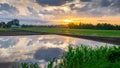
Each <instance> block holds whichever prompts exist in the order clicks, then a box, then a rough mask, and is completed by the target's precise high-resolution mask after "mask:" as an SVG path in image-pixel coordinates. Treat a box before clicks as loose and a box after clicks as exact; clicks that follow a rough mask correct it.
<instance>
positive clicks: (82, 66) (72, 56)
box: [48, 46, 120, 68]
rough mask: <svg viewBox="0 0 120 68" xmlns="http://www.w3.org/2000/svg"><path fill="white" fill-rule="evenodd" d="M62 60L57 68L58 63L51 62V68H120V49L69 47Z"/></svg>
mask: <svg viewBox="0 0 120 68" xmlns="http://www.w3.org/2000/svg"><path fill="white" fill-rule="evenodd" d="M62 59H63V60H62V61H61V63H59V64H58V65H56V66H53V63H56V61H54V62H51V63H50V64H49V65H48V66H49V68H55V67H58V68H120V47H118V48H117V47H100V48H96V49H92V48H90V47H86V46H80V47H77V48H75V49H73V48H72V47H69V49H68V52H67V53H65V54H64V55H63V57H62ZM51 64H52V65H51Z"/></svg>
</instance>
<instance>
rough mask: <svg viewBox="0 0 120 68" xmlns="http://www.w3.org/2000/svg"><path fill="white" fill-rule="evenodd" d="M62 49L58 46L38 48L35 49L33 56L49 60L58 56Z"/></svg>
mask: <svg viewBox="0 0 120 68" xmlns="http://www.w3.org/2000/svg"><path fill="white" fill-rule="evenodd" d="M63 53H64V51H63V50H62V49H59V48H48V49H46V48H40V49H39V50H37V51H36V53H35V55H34V58H35V59H38V60H45V61H51V60H53V59H54V58H60V57H61V56H62V54H63Z"/></svg>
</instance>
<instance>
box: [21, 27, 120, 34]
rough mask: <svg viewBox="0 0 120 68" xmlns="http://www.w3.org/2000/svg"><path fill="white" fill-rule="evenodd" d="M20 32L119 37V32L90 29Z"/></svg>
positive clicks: (52, 29) (53, 29) (41, 29)
mask: <svg viewBox="0 0 120 68" xmlns="http://www.w3.org/2000/svg"><path fill="white" fill-rule="evenodd" d="M20 30H30V31H38V32H48V33H65V34H80V35H92V36H120V30H90V29H68V28H21V29H20Z"/></svg>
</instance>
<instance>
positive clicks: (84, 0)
mask: <svg viewBox="0 0 120 68" xmlns="http://www.w3.org/2000/svg"><path fill="white" fill-rule="evenodd" d="M80 1H82V2H91V1H92V0H80Z"/></svg>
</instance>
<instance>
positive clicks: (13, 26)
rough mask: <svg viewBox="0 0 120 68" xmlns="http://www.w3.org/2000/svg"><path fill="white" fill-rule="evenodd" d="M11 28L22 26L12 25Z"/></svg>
mask: <svg viewBox="0 0 120 68" xmlns="http://www.w3.org/2000/svg"><path fill="white" fill-rule="evenodd" d="M11 28H21V26H20V25H19V26H17V25H11Z"/></svg>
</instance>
